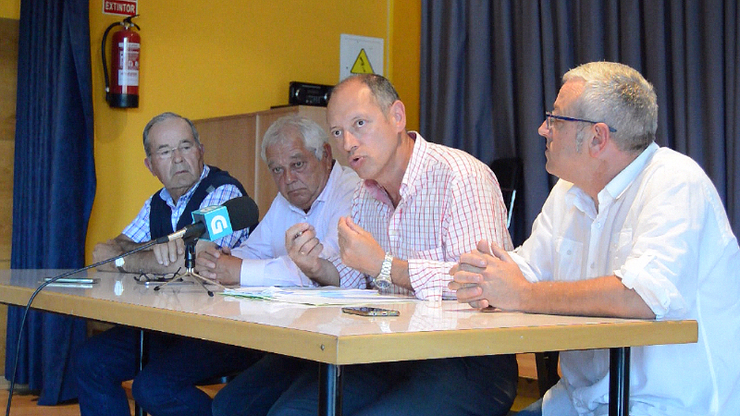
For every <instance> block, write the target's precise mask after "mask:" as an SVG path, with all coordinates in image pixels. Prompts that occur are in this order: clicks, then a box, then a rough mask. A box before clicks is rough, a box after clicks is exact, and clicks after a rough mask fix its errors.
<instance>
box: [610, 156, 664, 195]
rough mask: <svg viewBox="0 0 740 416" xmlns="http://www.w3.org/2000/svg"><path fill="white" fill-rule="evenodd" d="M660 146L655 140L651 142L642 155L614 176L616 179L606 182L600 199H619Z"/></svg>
mask: <svg viewBox="0 0 740 416" xmlns="http://www.w3.org/2000/svg"><path fill="white" fill-rule="evenodd" d="M658 148H659V146H658V145H657V144H655V142H653V143H650V145H649V146H648V147H647V148H646V149H645V150H643V151H642V153H640V155H639V156H637V157H636V158H635V160H633V161H632V162H631V163H630V164H629V165H627V167H625V168H624V169H622V171H621V172H619V173H618V174H617V176H615V177H614V179H612V180H611V181H609V183H608V184H606V186H605V187H604V189H602V190H601V192H599V195H598V197H599V201H601V200H602V198H604V199H605V200H606V199H607V198H608V199H618V198H619V197H620V196H621V195H622V194H623V193H624V191H625V190H626V189H627V187H629V185H630V184H631V183H632V182H633V181H634V180H635V178H637V175H639V174H640V172H642V170H643V169H644V168H645V165H646V164H647V162H648V160H650V158H651V157H652V155H653V154H654V153H655V152H656V151H657V150H658ZM602 195H603V197H602Z"/></svg>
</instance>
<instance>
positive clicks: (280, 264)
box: [196, 115, 359, 416]
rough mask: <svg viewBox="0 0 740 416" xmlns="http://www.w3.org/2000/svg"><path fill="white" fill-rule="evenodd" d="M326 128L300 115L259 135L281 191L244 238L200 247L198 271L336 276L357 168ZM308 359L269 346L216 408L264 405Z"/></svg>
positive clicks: (311, 281)
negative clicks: (342, 221) (336, 153)
mask: <svg viewBox="0 0 740 416" xmlns="http://www.w3.org/2000/svg"><path fill="white" fill-rule="evenodd" d="M327 141H328V136H327V134H326V132H324V130H323V129H322V128H321V126H319V125H318V124H316V123H315V122H314V121H312V120H310V119H308V118H305V117H302V116H297V115H289V116H284V117H282V118H280V119H278V120H277V121H275V122H274V123H273V124H272V125H271V126H270V127H269V128H268V129H267V132H265V136H264V138H263V139H262V149H261V156H262V160H263V161H264V162H265V163H266V164H267V167H268V168H269V169H270V173H271V175H272V179H273V180H274V181H275V185H277V188H278V191H279V193H278V195H277V196H276V197H275V199H274V200H273V202H272V205H271V206H270V209H269V210H268V211H267V213H266V214H265V217H264V218H263V219H262V221H261V222H260V223H259V225H258V226H257V228H255V230H254V231H253V232H252V234H250V236H249V238H248V239H247V241H246V242H244V243H243V244H242V245H241V246H239V247H236V248H234V249H232V250H231V251H229V250H227V249H222V250H215V249H209V250H206V251H204V252H203V253H201V254H200V255H198V258H197V259H196V264H197V266H198V271H199V272H200V273H201V274H203V276H205V277H209V278H212V279H215V280H218V281H220V282H221V283H222V284H227V285H233V284H240V285H242V286H273V285H274V286H319V285H326V284H331V283H333V282H335V281H338V280H339V277H338V275H337V271H336V270H337V269H336V267H337V264H338V262H339V261H340V258H339V257H340V256H339V246H338V243H337V224H338V223H339V218H341V217H342V216H345V215H347V214H349V210H350V205H351V202H352V193H353V192H354V189H355V187H356V185H357V183H358V182H359V178H358V177H357V175H356V174H355V173H354V172H353V171H352V169H349V168H347V167H343V166H341V165H340V164H339V163H337V162H336V161H335V160H334V159H333V158H332V151H331V146H330V145H329V143H327ZM306 365H308V364H307V362H305V361H302V360H298V359H291V358H288V357H282V356H278V355H272V354H268V355H266V356H265V357H264V358H263V359H262V360H261V361H259V362H258V363H256V364H254V365H253V366H252V367H251V368H250V369H249V370H248V371H247V372H245V373H242V374H240V375H239V376H237V377H236V378H235V379H234V380H232V381H231V382H229V384H227V385H226V387H224V388H223V389H221V391H219V393H218V394H217V395H216V397H215V398H214V401H213V413H214V415H229V416H236V415H245V416H246V415H252V414H261V413H266V412H267V410H268V409H269V408H270V406H271V405H272V404H273V403H274V402H275V400H277V398H278V397H279V396H280V394H282V392H283V391H284V390H285V389H287V388H288V386H289V385H290V383H291V382H292V381H293V378H294V377H295V375H296V374H298V373H299V371H300V370H301V369H303V368H304V367H305V366H306Z"/></svg>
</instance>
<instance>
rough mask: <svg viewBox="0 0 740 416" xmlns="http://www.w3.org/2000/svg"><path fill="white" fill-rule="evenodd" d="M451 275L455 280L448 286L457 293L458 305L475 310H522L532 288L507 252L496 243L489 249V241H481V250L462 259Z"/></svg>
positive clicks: (464, 255) (479, 243)
mask: <svg viewBox="0 0 740 416" xmlns="http://www.w3.org/2000/svg"><path fill="white" fill-rule="evenodd" d="M491 253H492V254H493V255H491ZM450 274H452V275H453V280H452V282H450V284H449V285H448V287H449V288H450V290H454V291H456V292H457V300H458V302H467V303H469V304H470V306H472V307H474V308H485V307H488V306H495V307H497V308H501V309H505V310H519V309H521V300H522V295H523V294H524V293H525V291H526V290H527V289H528V287H529V286H530V284H529V282H527V280H526V279H525V278H524V275H523V274H522V272H521V270H519V266H518V265H517V264H516V263H515V262H514V260H512V259H511V257H510V256H509V254H508V253H507V252H506V250H504V249H503V248H501V247H499V246H497V245H495V244H493V245H492V246H490V247H489V243H488V241H485V240H481V241H480V242H478V247H477V250H474V251H471V252H470V253H466V254H463V255H462V256H460V262H459V263H458V264H457V265H456V266H455V267H453V268H452V269H451V270H450Z"/></svg>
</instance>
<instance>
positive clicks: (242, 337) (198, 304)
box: [0, 270, 697, 365]
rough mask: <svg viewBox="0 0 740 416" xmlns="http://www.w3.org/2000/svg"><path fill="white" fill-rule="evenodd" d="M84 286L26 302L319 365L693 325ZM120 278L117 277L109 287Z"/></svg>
mask: <svg viewBox="0 0 740 416" xmlns="http://www.w3.org/2000/svg"><path fill="white" fill-rule="evenodd" d="M61 272H63V270H1V271H0V302H2V303H7V304H12V305H23V306H25V305H26V303H28V299H29V298H30V296H31V293H32V292H33V291H34V290H35V289H36V288H37V287H38V286H39V285H40V284H41V282H42V281H43V278H44V277H50V276H55V275H57V274H59V273H61ZM79 276H88V277H95V278H99V279H100V281H99V282H98V283H96V284H95V285H93V287H92V288H69V287H47V288H45V289H44V290H43V291H41V292H40V293H39V295H38V296H37V297H36V299H35V300H34V302H33V304H32V308H34V309H41V310H46V311H52V312H58V313H63V314H68V315H73V316H79V317H84V318H91V319H96V320H100V321H105V322H111V323H117V324H122V325H130V326H134V327H138V328H145V329H151V330H156V331H162V332H167V333H173V334H179V335H184V336H190V337H195V338H201V339H207V340H211V341H217V342H222V343H227V344H233V345H238V346H243V347H248V348H254V349H258V350H263V351H269V352H274V353H279V354H285V355H290V356H294V357H299V358H305V359H309V360H313V361H318V362H322V363H327V364H336V365H345V364H359V363H368V362H383V361H402V360H417V359H427V358H445V357H461V356H475V355H491V354H509V353H520V352H541V351H561V350H580V349H594V348H615V347H635V346H642V345H656V344H680V343H692V342H696V340H697V323H696V321H654V320H637V319H615V318H598V317H596V318H595V317H576V316H556V315H541V314H524V313H513V312H482V311H479V310H476V309H472V308H470V307H469V306H468V305H467V304H460V303H457V302H454V301H444V302H441V305H440V304H436V305H435V304H430V303H428V302H424V301H415V300H412V299H409V302H406V303H398V304H392V305H388V304H382V303H381V304H372V305H371V306H379V307H387V308H392V309H397V310H399V311H400V316H398V317H362V316H356V315H349V314H345V313H342V312H341V307H337V306H322V307H312V306H304V305H296V304H286V303H279V302H273V301H264V300H251V299H242V298H235V297H230V296H223V295H220V294H219V293H218V292H217V293H216V295H215V296H214V297H209V296H208V295H207V294H206V292H205V291H204V290H203V288H202V287H200V286H199V285H197V284H186V285H178V286H174V285H170V286H168V287H167V288H164V289H162V290H160V291H154V290H153V289H152V287H148V286H145V285H143V284H140V283H137V282H136V281H135V280H134V278H133V275H130V274H119V273H108V272H95V271H88V272H86V273H82V274H80V275H79ZM118 282H120V283H118Z"/></svg>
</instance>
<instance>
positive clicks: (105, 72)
mask: <svg viewBox="0 0 740 416" xmlns="http://www.w3.org/2000/svg"><path fill="white" fill-rule="evenodd" d="M116 26H123V22H116V23H112V24H111V25H110V26H108V29H105V33H103V45H102V47H101V48H100V56H101V57H102V58H103V75H104V76H105V100H106V101H108V94H109V93H110V80H109V79H108V63H107V62H106V61H105V43H106V42H105V41H106V39H107V38H108V32H110V30H111V29H113V28H114V27H116Z"/></svg>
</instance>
